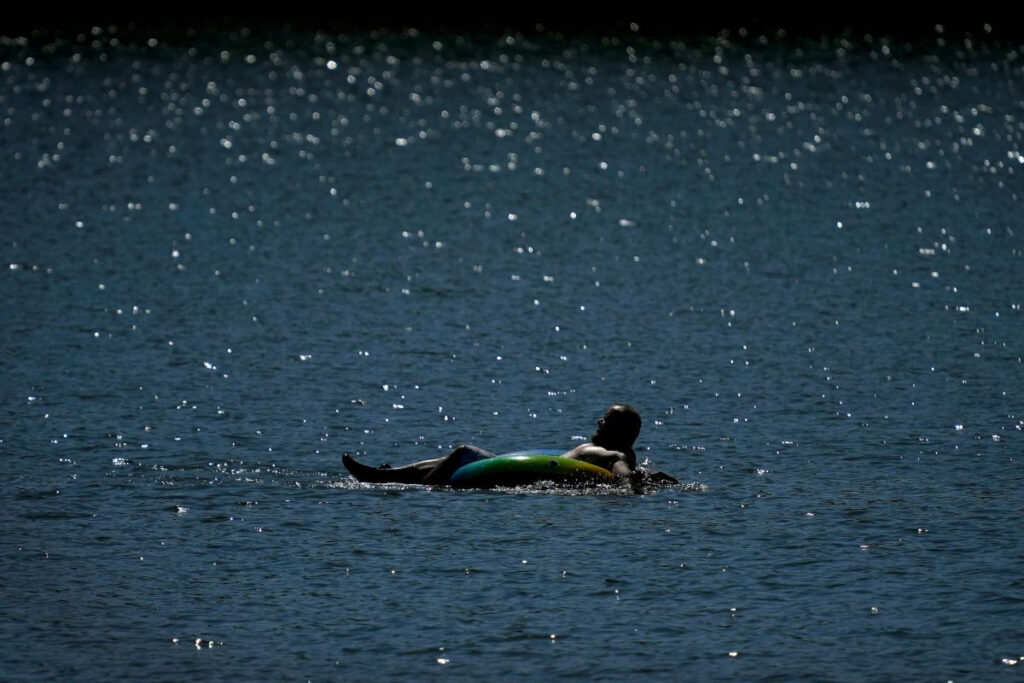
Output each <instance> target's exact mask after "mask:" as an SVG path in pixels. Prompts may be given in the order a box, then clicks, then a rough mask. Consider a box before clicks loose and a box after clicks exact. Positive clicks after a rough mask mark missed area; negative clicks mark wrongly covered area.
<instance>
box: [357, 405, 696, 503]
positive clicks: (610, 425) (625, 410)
mask: <svg viewBox="0 0 1024 683" xmlns="http://www.w3.org/2000/svg"><path fill="white" fill-rule="evenodd" d="M639 434H640V414H639V413H637V412H636V410H634V409H633V408H632V407H630V406H628V405H614V406H612V407H611V408H609V409H608V410H607V411H605V413H604V415H603V416H602V417H601V419H600V420H598V421H597V431H595V432H594V435H593V436H592V437H590V441H589V442H588V443H584V444H580V445H579V446H576V447H575V448H573V449H572V450H570V451H567V452H565V453H563V454H562V457H565V458H572V459H574V460H582V461H584V462H589V463H591V464H594V465H598V466H599V467H603V468H605V469H606V470H608V471H610V472H611V473H612V474H614V475H615V476H616V477H618V478H622V479H628V480H629V481H630V482H631V483H633V484H634V485H635V484H637V483H639V482H640V481H641V480H642V478H643V476H644V474H643V472H641V471H639V470H637V467H636V453H635V452H633V442H634V441H636V437H637V436H638V435H639ZM490 457H493V454H492V453H488V452H487V451H485V450H483V449H481V448H477V447H476V446H459V447H458V448H456V449H455V450H453V451H452V452H451V453H449V454H448V455H446V456H444V457H441V458H433V459H431V460H421V461H420V462H414V463H412V464H410V465H405V466H403V467H391V466H389V465H381V466H380V467H369V466H367V465H363V464H361V463H358V462H356V461H355V460H354V459H353V458H352V456H350V455H349V454H348V453H346V454H345V455H343V456H342V458H341V461H342V462H343V463H344V464H345V468H346V469H347V470H348V471H349V472H351V473H352V475H353V476H354V477H355V478H356V479H358V480H359V481H365V482H374V483H381V482H394V483H401V484H430V485H435V486H444V485H446V484H447V483H448V480H449V479H451V476H452V474H453V473H454V472H455V470H457V469H459V468H460V467H462V466H463V465H466V464H469V463H471V462H475V461H477V460H482V459H484V458H490ZM649 478H650V479H651V480H652V481H656V482H658V483H676V484H677V483H679V482H678V481H676V480H675V479H673V478H672V477H670V476H669V475H667V474H664V473H661V472H658V473H655V474H653V475H650V477H649Z"/></svg>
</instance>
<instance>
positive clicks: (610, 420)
mask: <svg viewBox="0 0 1024 683" xmlns="http://www.w3.org/2000/svg"><path fill="white" fill-rule="evenodd" d="M639 435H640V413H638V412H636V410H634V409H633V407H632V406H628V405H614V406H612V407H611V408H609V409H608V410H606V411H605V413H604V415H603V416H602V417H601V419H600V420H598V421H597V431H596V432H594V436H592V437H591V439H590V440H591V441H592V442H593V443H594V444H595V445H597V446H601V447H602V448H607V449H609V450H614V451H628V450H630V449H631V448H633V442H634V441H636V437H637V436H639Z"/></svg>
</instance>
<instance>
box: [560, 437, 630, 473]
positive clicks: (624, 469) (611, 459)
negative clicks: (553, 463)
mask: <svg viewBox="0 0 1024 683" xmlns="http://www.w3.org/2000/svg"><path fill="white" fill-rule="evenodd" d="M564 457H566V458H572V459H574V460H582V461H583V462H589V463H591V464H592V465H597V466H598V467H603V468H605V469H606V470H608V471H610V472H611V473H612V474H614V475H615V476H616V477H628V476H630V475H631V474H632V473H633V470H634V469H635V467H636V455H634V454H633V453H623V452H622V451H610V450H608V449H607V448H602V447H601V446H595V445H594V444H592V443H585V444H581V445H579V446H577V447H576V448H574V449H572V450H571V451H569V452H568V453H566V454H565V456H564Z"/></svg>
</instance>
